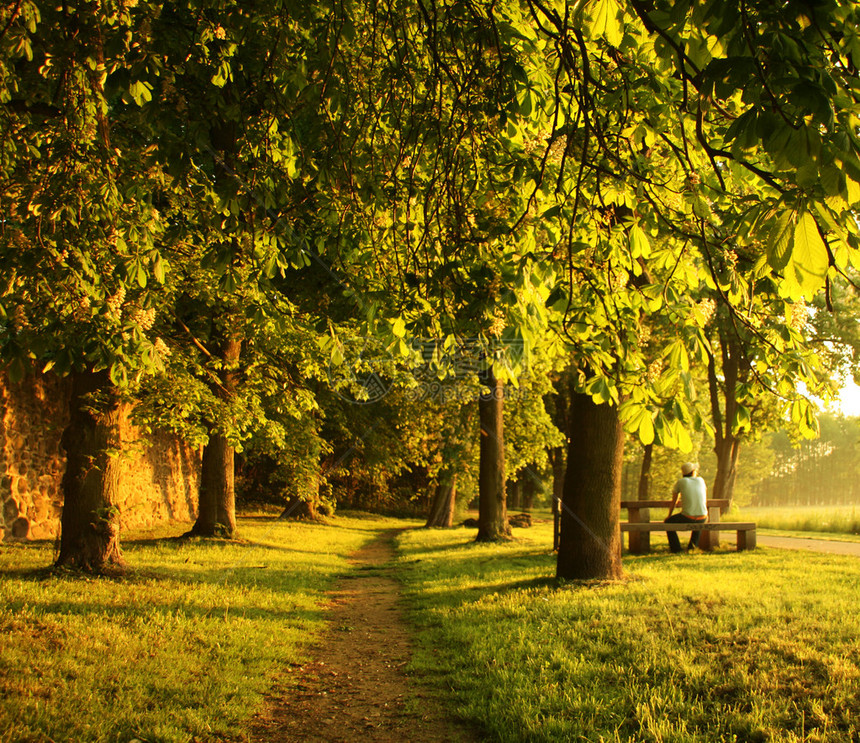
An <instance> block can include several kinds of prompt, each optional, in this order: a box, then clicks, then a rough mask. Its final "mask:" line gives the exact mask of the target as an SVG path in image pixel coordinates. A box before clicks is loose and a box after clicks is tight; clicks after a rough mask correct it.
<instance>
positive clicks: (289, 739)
mask: <svg viewBox="0 0 860 743" xmlns="http://www.w3.org/2000/svg"><path fill="white" fill-rule="evenodd" d="M396 534H397V532H396V531H391V532H386V533H385V534H383V535H382V536H381V537H380V538H378V539H377V540H375V541H374V542H372V543H371V544H369V545H367V546H366V547H364V548H362V549H361V550H359V551H358V552H356V553H354V554H353V555H352V556H351V557H350V563H351V564H352V565H353V567H354V568H355V571H354V572H353V573H351V575H350V576H347V577H345V578H343V579H341V581H340V582H339V583H338V585H337V586H336V588H335V589H334V590H333V591H332V592H331V593H330V595H331V604H330V606H329V610H328V619H329V621H330V624H329V629H328V631H327V633H326V634H325V635H324V636H323V638H322V641H321V643H320V644H319V645H318V646H317V647H316V648H314V650H313V652H312V660H311V661H310V662H308V663H306V664H305V665H304V666H297V667H294V668H291V669H289V670H290V672H291V674H292V675H293V677H294V678H293V681H294V682H295V687H294V688H293V687H291V688H290V689H285V690H283V692H282V693H281V694H280V695H279V696H273V697H272V698H271V699H270V700H269V708H268V710H267V711H266V713H265V714H263V715H261V716H259V717H258V719H257V720H256V722H255V726H254V731H253V740H254V742H255V743H299V741H301V742H302V743H320V742H322V741H325V742H326V743H328V742H332V743H339V742H343V743H346V742H347V741H348V742H350V743H352V742H353V741H376V742H380V743H381V742H385V743H388V742H389V741H397V743H404V742H405V741H409V742H410V743H413V742H414V743H435V742H436V741H451V742H452V743H455V742H456V741H463V742H464V743H465V742H467V741H476V740H478V738H477V737H476V736H475V735H473V734H471V733H470V732H469V731H467V730H466V729H464V728H463V727H461V726H458V725H457V724H456V722H454V721H452V720H448V719H445V718H444V717H442V716H441V714H440V713H439V710H438V709H437V708H436V706H435V705H434V704H433V703H432V701H431V700H430V699H429V698H428V697H427V695H426V693H423V692H422V691H421V690H420V689H415V688H414V687H413V686H412V685H411V684H410V679H409V676H408V675H407V673H406V671H405V666H406V664H407V663H408V662H409V658H410V656H411V647H410V641H409V634H408V629H407V626H406V624H405V621H404V619H403V616H402V612H401V608H400V605H399V595H400V586H399V585H398V583H397V581H395V580H394V578H393V576H392V568H391V567H388V566H387V565H388V563H389V562H390V561H391V559H392V558H393V557H394V554H395V551H394V545H393V540H394V538H395V536H396Z"/></svg>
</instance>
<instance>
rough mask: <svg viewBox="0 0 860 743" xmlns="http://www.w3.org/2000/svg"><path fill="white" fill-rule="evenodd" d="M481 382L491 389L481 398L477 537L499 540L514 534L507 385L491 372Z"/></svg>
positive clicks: (478, 539) (479, 410)
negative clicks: (508, 496) (508, 498)
mask: <svg viewBox="0 0 860 743" xmlns="http://www.w3.org/2000/svg"><path fill="white" fill-rule="evenodd" d="M481 384H482V386H484V387H489V391H482V393H481V397H480V399H479V400H478V412H479V419H480V427H481V448H480V464H479V468H478V536H477V537H476V541H478V542H499V541H504V540H507V539H510V537H511V527H510V524H508V511H507V506H506V504H505V437H504V423H503V418H502V402H503V399H504V388H503V386H502V383H501V381H499V380H498V379H496V378H495V376H494V375H493V374H492V373H489V374H484V375H482V378H481Z"/></svg>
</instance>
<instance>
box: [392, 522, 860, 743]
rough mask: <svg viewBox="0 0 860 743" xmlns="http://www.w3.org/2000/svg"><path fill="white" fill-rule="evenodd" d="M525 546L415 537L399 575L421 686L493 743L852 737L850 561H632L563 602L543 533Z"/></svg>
mask: <svg viewBox="0 0 860 743" xmlns="http://www.w3.org/2000/svg"><path fill="white" fill-rule="evenodd" d="M515 535H516V536H518V537H519V541H518V542H514V543H512V544H506V545H477V544H474V543H472V542H471V541H470V540H471V538H472V536H473V533H472V532H471V531H466V530H462V529H457V530H453V531H447V532H446V531H413V532H408V533H406V534H404V535H403V536H402V537H401V544H402V549H403V552H402V555H401V558H400V565H401V568H402V575H403V579H404V583H405V586H406V590H407V595H408V597H409V600H410V602H411V605H412V607H413V609H414V611H413V613H412V616H413V617H414V619H415V621H416V622H418V624H419V626H420V628H421V630H420V638H421V650H420V652H419V654H418V655H417V656H416V659H415V661H414V664H413V665H414V669H415V672H416V673H420V674H423V675H425V676H426V677H427V678H428V680H429V681H431V682H433V683H438V684H441V685H447V686H449V687H450V688H452V690H453V691H454V693H455V694H456V698H457V703H458V705H459V710H460V713H461V714H463V715H464V716H465V717H466V718H468V719H470V720H472V721H474V722H476V723H478V724H479V725H481V726H482V727H483V728H484V730H485V731H486V737H487V739H492V740H500V741H560V740H565V741H568V740H569V741H576V740H583V741H593V742H594V743H597V742H599V741H637V742H638V741H675V742H682V741H683V742H687V741H690V742H693V741H695V742H701V743H712V742H713V741H786V742H788V741H830V742H832V743H842V742H843V741H848V740H857V739H858V736H860V666H858V657H860V619H858V614H857V611H856V606H857V605H858V601H860V563H858V561H857V560H856V558H847V557H837V556H829V555H817V554H816V555H811V554H799V553H793V552H789V551H775V550H774V551H770V550H765V549H758V550H756V551H754V552H744V553H736V552H734V551H733V550H730V549H724V550H722V551H718V552H715V553H704V554H696V555H680V556H671V555H668V554H667V553H665V552H659V553H656V554H654V555H650V556H641V557H628V556H626V557H625V569H626V571H627V575H628V578H627V579H626V580H625V581H622V582H612V583H605V584H601V585H588V586H585V585H567V586H563V587H557V586H556V585H555V582H554V581H553V580H552V579H551V578H549V576H552V575H553V574H554V571H555V564H554V555H553V554H552V553H551V551H550V549H549V545H550V544H551V532H550V527H549V525H541V526H539V527H537V528H535V529H532V530H516V531H515Z"/></svg>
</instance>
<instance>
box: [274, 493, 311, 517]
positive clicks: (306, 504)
mask: <svg viewBox="0 0 860 743" xmlns="http://www.w3.org/2000/svg"><path fill="white" fill-rule="evenodd" d="M278 518H279V519H280V520H281V521H287V520H289V521H319V518H320V515H319V513H318V512H317V501H316V500H313V499H310V500H302V499H301V498H299V497H297V496H293V497H292V498H290V500H289V501H287V505H286V507H285V508H284V510H283V511H282V512H281V515H280V516H278Z"/></svg>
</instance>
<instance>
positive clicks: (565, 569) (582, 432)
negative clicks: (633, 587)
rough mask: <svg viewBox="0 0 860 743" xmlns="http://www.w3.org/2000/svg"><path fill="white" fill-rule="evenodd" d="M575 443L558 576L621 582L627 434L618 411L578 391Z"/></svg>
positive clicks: (574, 394)
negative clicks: (623, 474)
mask: <svg viewBox="0 0 860 743" xmlns="http://www.w3.org/2000/svg"><path fill="white" fill-rule="evenodd" d="M569 441H570V445H569V449H568V457H567V475H566V477H565V480H564V500H563V502H562V511H561V537H560V540H559V548H558V562H557V568H556V576H557V577H559V578H566V579H580V580H593V579H598V580H607V579H615V578H619V577H621V574H622V571H621V531H620V527H619V510H620V501H621V474H622V469H623V467H622V465H623V457H624V432H623V430H622V428H621V421H620V420H619V419H618V410H617V409H616V408H615V407H613V406H610V405H595V403H594V402H593V401H592V399H591V397H590V396H589V395H585V394H581V393H578V392H573V391H572V392H571V401H570V438H569Z"/></svg>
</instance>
